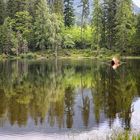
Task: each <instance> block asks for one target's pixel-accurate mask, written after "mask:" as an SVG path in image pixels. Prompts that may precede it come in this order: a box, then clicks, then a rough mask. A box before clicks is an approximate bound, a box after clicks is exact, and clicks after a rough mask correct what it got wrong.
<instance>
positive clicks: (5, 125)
mask: <svg viewBox="0 0 140 140" xmlns="http://www.w3.org/2000/svg"><path fill="white" fill-rule="evenodd" d="M139 63H140V62H139V60H129V61H128V62H127V63H126V64H125V65H122V66H121V67H119V68H118V69H117V70H115V71H114V70H113V69H112V68H111V66H108V65H105V64H102V63H100V62H97V61H93V60H78V61H70V60H61V61H60V60H59V61H57V62H56V61H40V62H29V61H6V62H1V63H0V133H19V134H20V133H29V132H41V133H58V132H66V131H72V130H73V131H85V130H90V129H95V130H98V129H99V128H101V127H102V126H103V125H105V126H106V127H108V128H112V127H113V125H114V124H115V121H116V119H119V126H120V127H121V128H123V129H129V130H131V129H132V126H131V125H132V123H133V122H132V121H131V120H132V114H133V112H134V111H135V109H134V104H133V103H134V102H135V101H136V100H137V99H138V98H139V96H140V95H139V93H140V86H139V85H140V66H139Z"/></svg>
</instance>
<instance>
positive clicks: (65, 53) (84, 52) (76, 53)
mask: <svg viewBox="0 0 140 140" xmlns="http://www.w3.org/2000/svg"><path fill="white" fill-rule="evenodd" d="M115 55H120V54H119V53H117V52H113V51H110V50H108V51H106V50H100V51H99V52H97V51H93V50H90V49H61V50H58V54H57V57H58V59H65V58H71V59H80V58H98V59H110V58H112V57H113V56H115ZM55 57H56V54H55V53H54V52H53V51H52V50H45V51H36V52H29V53H24V54H20V55H19V56H11V55H5V54H1V55H0V60H6V59H53V58H55Z"/></svg>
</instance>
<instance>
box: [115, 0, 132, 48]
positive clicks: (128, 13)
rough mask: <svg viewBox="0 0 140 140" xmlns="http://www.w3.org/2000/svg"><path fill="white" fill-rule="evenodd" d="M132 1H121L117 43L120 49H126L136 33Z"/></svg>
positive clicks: (118, 12)
mask: <svg viewBox="0 0 140 140" xmlns="http://www.w3.org/2000/svg"><path fill="white" fill-rule="evenodd" d="M131 5H132V1H131V0H124V1H121V2H119V4H118V9H117V14H116V22H117V26H116V30H117V34H116V37H117V41H116V45H117V47H118V48H119V49H122V50H125V49H126V47H128V45H130V42H131V38H132V35H133V34H134V18H133V16H134V15H133V13H132V7H131Z"/></svg>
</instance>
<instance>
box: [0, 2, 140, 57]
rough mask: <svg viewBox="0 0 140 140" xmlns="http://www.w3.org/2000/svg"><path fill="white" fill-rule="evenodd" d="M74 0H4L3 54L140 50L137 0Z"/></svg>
mask: <svg viewBox="0 0 140 140" xmlns="http://www.w3.org/2000/svg"><path fill="white" fill-rule="evenodd" d="M75 1H76V0H0V54H1V56H19V55H21V56H23V57H24V56H25V55H27V54H29V53H30V55H31V53H35V52H42V53H44V52H45V53H51V54H52V55H53V56H56V57H57V55H58V52H60V51H63V50H67V51H65V53H64V54H65V55H66V56H69V52H71V50H74V52H75V51H82V53H85V52H87V53H89V54H88V55H89V56H92V55H95V56H98V55H100V54H104V53H107V52H109V53H110V52H111V53H114V52H115V53H119V54H122V55H133V56H134V55H139V54H140V49H139V46H140V14H138V13H135V12H134V6H133V5H134V4H133V1H132V0H123V1H122V0H93V1H92V2H91V1H90V0H81V1H79V4H78V6H77V7H75V6H74V2H75ZM75 8H76V9H78V8H79V9H80V16H79V17H78V21H77V15H76V12H75ZM86 55H87V54H86Z"/></svg>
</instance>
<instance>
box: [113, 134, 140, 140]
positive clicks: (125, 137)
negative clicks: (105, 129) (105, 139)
mask: <svg viewBox="0 0 140 140" xmlns="http://www.w3.org/2000/svg"><path fill="white" fill-rule="evenodd" d="M110 140H140V135H139V134H131V133H129V132H123V133H119V134H117V135H114V134H113V135H112V136H111V137H110Z"/></svg>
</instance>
